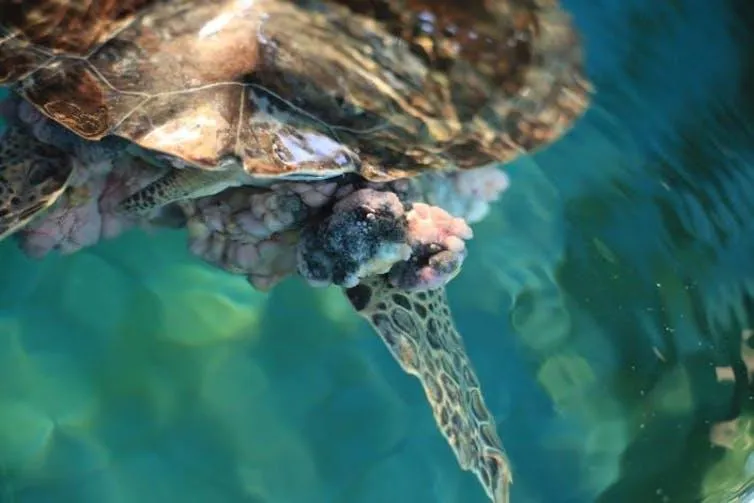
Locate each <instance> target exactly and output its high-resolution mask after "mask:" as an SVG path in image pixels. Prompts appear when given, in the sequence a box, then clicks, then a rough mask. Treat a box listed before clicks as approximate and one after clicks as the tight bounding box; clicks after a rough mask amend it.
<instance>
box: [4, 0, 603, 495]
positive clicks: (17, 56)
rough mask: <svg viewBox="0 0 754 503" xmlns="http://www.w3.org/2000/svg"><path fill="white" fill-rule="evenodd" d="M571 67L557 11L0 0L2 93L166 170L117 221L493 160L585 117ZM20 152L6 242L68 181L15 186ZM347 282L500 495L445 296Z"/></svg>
mask: <svg viewBox="0 0 754 503" xmlns="http://www.w3.org/2000/svg"><path fill="white" fill-rule="evenodd" d="M581 65H582V55H581V45H580V41H579V37H578V35H577V33H576V31H575V29H574V28H573V26H572V25H571V22H570V19H569V16H568V15H567V14H566V13H565V12H564V11H563V10H562V9H561V8H560V6H559V2H558V1H557V0H464V1H461V0H446V1H443V2H439V1H436V0H214V1H211V2H208V1H206V0H0V84H6V85H10V86H11V87H12V89H13V91H14V92H15V93H16V94H17V95H18V96H20V97H21V98H23V99H24V100H26V101H27V102H29V103H31V104H32V105H33V106H34V107H36V108H37V109H38V110H39V112H41V113H42V114H44V116H46V117H47V118H49V119H51V120H52V121H54V122H56V123H58V124H60V125H62V126H64V127H65V128H67V129H68V130H69V131H70V132H72V133H75V135H77V136H78V137H80V138H82V139H83V140H86V141H102V140H103V139H108V138H113V137H117V138H120V139H123V140H127V141H128V142H130V145H131V147H132V148H136V149H138V151H139V152H140V155H145V156H148V157H152V158H154V159H158V160H161V161H162V162H163V163H165V164H167V165H168V166H170V167H171V169H170V170H169V171H168V173H167V174H166V175H165V176H164V177H161V178H159V179H158V180H156V181H155V182H154V183H152V184H150V185H148V186H147V187H145V188H143V189H142V190H139V191H137V192H136V193H134V194H132V195H131V196H130V197H127V198H125V200H124V201H122V203H121V205H120V209H121V210H122V211H123V212H124V213H127V214H149V213H150V212H152V211H153V210H155V209H156V208H159V207H163V206H165V205H167V204H169V203H172V202H174V201H181V200H187V199H193V198H201V197H209V196H212V195H214V194H218V193H220V192H222V191H224V190H225V189H228V188H232V187H238V186H260V187H264V186H269V185H270V184H272V183H275V182H279V181H283V180H285V181H303V182H313V181H319V180H323V179H329V178H334V179H335V178H342V177H357V178H360V179H364V180H368V181H372V182H389V181H391V180H395V179H402V178H407V177H413V176H415V175H417V174H421V173H427V172H430V171H432V172H450V171H453V170H467V169H472V168H476V167H479V166H484V165H488V164H490V163H493V162H505V161H509V160H511V159H513V158H514V157H516V156H517V155H519V154H520V153H524V152H529V151H532V150H534V149H536V148H538V147H540V146H543V145H546V144H548V143H549V142H551V141H553V140H555V139H557V138H558V137H559V136H560V135H562V134H563V133H564V132H565V131H566V130H567V128H568V127H569V126H570V125H571V123H572V122H573V121H574V120H575V119H576V118H577V117H578V116H579V115H580V114H581V113H582V112H583V111H584V109H585V108H586V105H587V101H588V99H587V96H588V93H589V91H590V87H589V85H588V83H587V82H586V81H585V80H584V78H583V75H582V69H581ZM26 134H27V135H28V134H29V133H28V132H26ZM19 135H20V136H19V138H21V137H22V136H23V131H20V132H19ZM9 138H11V137H9ZM14 141H16V144H17V145H25V147H23V148H25V149H26V150H28V152H29V153H30V155H40V156H42V157H43V158H49V157H50V156H51V155H52V156H53V157H54V156H55V155H58V154H59V152H58V151H56V152H57V153H56V154H45V153H44V151H43V150H42V148H41V146H39V145H37V144H34V143H32V141H33V140H28V141H27V140H20V139H19V140H14ZM23 141H27V143H23ZM11 144H13V143H12V142H11ZM14 148H15V147H14ZM18 148H22V147H18ZM61 148H62V147H61ZM64 151H65V149H64V148H63V149H62V150H60V152H64ZM36 152H42V153H40V154H36ZM45 156H47V157H45ZM19 159H20V158H19V156H18V155H13V154H12V149H11V150H10V151H9V150H2V151H0V176H3V177H4V178H1V179H0V180H2V183H4V187H5V189H4V190H3V191H2V192H0V198H2V199H0V201H2V202H3V203H5V204H2V203H0V208H3V207H4V206H5V205H7V204H10V205H11V206H13V205H14V204H16V203H15V201H16V200H15V199H13V197H15V195H16V194H19V193H23V194H24V195H25V197H26V199H24V201H25V202H24V204H26V207H28V208H29V210H27V211H24V212H17V211H16V212H4V213H0V228H5V229H8V230H13V229H18V228H19V227H20V226H22V225H23V224H24V223H25V222H27V221H28V220H29V218H30V216H31V215H32V214H33V213H34V212H35V211H38V210H41V209H43V208H45V207H47V206H49V205H50V204H51V203H52V202H53V201H54V200H55V197H56V196H57V195H59V194H60V193H61V192H62V191H63V190H64V189H65V184H66V180H67V179H69V178H70V175H71V168H70V166H69V165H68V164H66V161H65V156H62V157H61V159H62V160H61V162H60V163H59V170H58V171H56V170H47V171H45V173H47V177H46V178H45V180H44V183H36V182H35V183H33V184H31V185H33V186H34V187H44V188H43V189H42V188H39V189H34V190H33V191H31V189H29V188H28V187H29V186H30V185H29V184H25V182H23V180H27V179H29V178H30V176H26V177H25V176H23V174H24V173H27V172H28V170H29V169H30V168H29V167H30V166H32V165H33V163H31V164H29V163H28V162H27V164H22V163H20V161H19ZM25 166H29V167H25ZM6 173H15V174H13V176H10V175H9V176H5V174H6ZM19 173H21V174H19ZM29 175H31V173H30V172H29ZM29 194H31V195H29ZM367 206H368V205H367ZM362 209H363V208H362ZM365 215H366V217H369V218H374V214H371V216H370V213H369V211H367V212H366V213H365ZM401 218H402V217H401ZM7 233H8V232H6V234H7ZM430 248H431V247H430ZM445 265H446V266H447V264H445ZM457 266H458V264H455V266H453V267H450V266H447V267H446V269H447V271H446V272H447V276H448V278H449V277H452V275H453V274H455V273H456V272H457V269H458V267H457ZM454 267H455V268H454ZM360 279H361V281H360V282H359V283H358V284H356V285H350V284H349V285H344V291H345V293H346V295H347V297H348V299H349V300H350V301H351V303H352V305H353V306H354V308H355V309H356V310H357V311H358V312H359V313H360V314H361V315H362V316H364V317H365V318H367V319H368V320H369V321H370V322H371V323H372V325H373V326H374V327H375V329H376V331H377V332H378V333H379V335H380V336H381V337H382V339H383V340H384V341H385V343H386V344H387V345H388V347H389V348H390V350H391V352H392V354H393V355H394V357H395V358H396V359H397V360H398V361H399V363H400V364H401V366H402V367H403V369H404V370H406V371H407V372H409V373H412V374H415V375H416V376H417V377H419V379H420V380H421V381H422V384H423V385H424V388H425V390H426V392H427V397H428V399H429V401H430V403H431V405H432V409H433V412H434V414H435V418H436V420H437V423H438V425H439V427H440V429H441V431H442V433H443V434H444V435H445V437H446V438H447V440H448V442H449V443H450V444H451V446H452V447H453V449H454V451H455V453H456V456H457V457H458V460H459V463H460V464H461V466H462V467H463V468H464V469H468V470H472V471H473V472H474V473H475V474H476V475H477V476H478V477H479V479H480V481H481V482H482V483H483V485H484V487H485V490H486V491H487V494H488V495H489V496H490V498H491V499H493V500H494V501H495V502H496V503H499V502H502V501H506V500H507V498H508V496H507V494H508V484H509V482H510V480H511V477H510V472H509V468H508V465H507V460H506V457H505V454H504V451H503V448H502V444H501V442H500V440H499V438H498V436H497V434H496V432H495V428H494V421H493V420H492V416H491V415H490V413H489V412H488V411H487V408H486V406H485V405H484V401H483V400H482V396H481V392H480V390H479V384H478V381H477V379H476V377H475V376H474V373H473V371H472V368H471V365H470V363H469V361H468V358H467V356H466V354H465V351H464V349H463V345H462V343H461V338H460V336H459V334H458V333H457V332H456V331H455V329H454V328H453V322H452V320H451V315H450V310H449V308H448V306H447V301H446V299H445V293H444V289H443V288H442V287H435V288H432V289H429V290H427V289H411V288H403V287H400V286H398V285H397V283H396V281H394V280H391V277H390V275H388V274H378V275H374V276H370V277H363V278H360ZM404 286H405V285H404Z"/></svg>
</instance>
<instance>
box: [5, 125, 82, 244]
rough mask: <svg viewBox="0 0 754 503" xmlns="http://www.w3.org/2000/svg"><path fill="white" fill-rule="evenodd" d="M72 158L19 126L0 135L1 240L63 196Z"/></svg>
mask: <svg viewBox="0 0 754 503" xmlns="http://www.w3.org/2000/svg"><path fill="white" fill-rule="evenodd" d="M72 173H73V159H72V158H71V157H70V156H69V155H68V154H66V153H65V152H63V151H62V150H60V149H58V148H56V147H53V146H52V145H48V144H46V143H42V142H41V141H39V140H38V139H36V138H35V137H34V136H33V135H32V134H31V133H30V132H27V131H26V130H24V129H23V128H22V127H18V126H10V127H8V128H7V129H6V130H5V131H3V133H2V135H0V240H2V239H4V238H6V237H8V236H9V235H11V234H13V233H14V232H15V231H17V230H19V229H21V228H22V227H23V226H24V225H26V224H27V223H29V222H30V221H31V220H32V219H33V218H34V217H35V216H37V215H38V214H40V213H41V212H42V211H44V210H46V209H47V208H49V207H50V206H51V205H52V204H53V203H55V201H57V200H58V198H59V197H60V196H61V195H62V194H63V192H64V191H65V189H66V187H67V186H68V181H69V180H70V178H71V174H72Z"/></svg>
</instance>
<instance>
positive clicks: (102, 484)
mask: <svg viewBox="0 0 754 503" xmlns="http://www.w3.org/2000/svg"><path fill="white" fill-rule="evenodd" d="M567 6H568V7H570V8H572V10H573V12H574V14H575V16H576V22H577V24H578V25H579V27H580V28H581V29H582V30H583V32H584V34H585V37H586V41H587V53H588V69H589V73H590V76H591V77H592V79H593V80H594V82H595V85H596V87H597V88H598V89H599V95H598V96H597V98H596V100H595V103H594V106H593V108H592V110H591V111H590V112H589V113H588V114H587V116H586V117H585V118H584V120H582V121H581V122H580V123H579V124H578V125H577V127H576V128H575V130H574V131H573V132H572V133H571V134H569V135H568V136H567V137H566V138H564V139H563V140H562V141H561V142H559V143H558V144H556V145H554V146H553V147H551V148H549V149H547V150H546V151H544V152H542V153H540V154H538V155H536V156H534V157H533V158H527V159H523V160H521V161H519V162H516V163H514V164H512V165H511V166H509V167H508V168H507V169H508V171H509V173H510V175H511V179H512V188H511V189H510V191H509V192H508V193H506V194H505V196H504V197H503V199H502V200H501V201H500V203H499V204H498V205H496V207H495V209H494V213H493V214H492V215H491V216H490V217H489V218H488V220H487V221H485V222H484V223H482V224H481V225H479V226H478V227H477V229H476V240H475V241H474V242H473V243H472V245H471V254H470V258H469V259H468V261H467V263H466V266H465V269H464V271H463V273H462V274H461V275H460V276H459V277H458V278H457V279H456V280H455V281H454V282H453V283H452V284H451V286H450V288H449V291H450V299H451V303H452V307H453V308H454V311H455V313H456V318H457V323H458V326H459V328H460V329H461V331H462V332H463V334H464V336H465V339H466V341H467V345H468V350H469V353H470V354H471V357H472V359H473V361H474V362H475V364H476V368H477V370H478V373H479V375H480V378H481V381H482V384H483V386H484V389H485V394H486V397H487V402H488V404H489V405H490V407H491V409H492V410H493V412H494V413H495V415H496V417H497V418H498V425H499V430H500V433H501V435H502V437H503V440H504V443H505V445H506V448H507V450H508V453H509V455H510V458H511V459H512V461H513V468H514V471H515V484H514V490H513V501H514V502H516V503H528V502H531V503H535V502H547V503H550V502H555V503H560V502H564V503H565V502H574V503H581V502H592V501H604V502H624V501H626V502H653V501H658V502H659V501H672V502H680V503H690V502H693V501H698V500H699V499H700V498H701V497H702V495H708V496H709V495H711V496H709V497H710V500H709V501H725V499H724V496H723V494H724V493H725V492H726V491H728V492H731V491H735V490H736V488H737V487H738V486H739V485H741V484H743V483H744V478H745V474H744V472H745V468H744V461H745V459H746V455H747V454H748V452H749V450H750V449H751V447H750V445H749V444H750V443H751V442H749V440H748V437H747V432H746V431H743V432H742V433H741V439H740V441H738V443H737V444H736V449H734V450H732V451H730V450H729V451H725V450H723V449H720V448H711V447H710V446H709V441H708V432H709V428H710V424H711V423H713V422H715V421H717V420H720V419H721V418H724V417H725V416H726V413H727V412H726V411H727V410H729V409H731V407H732V406H731V403H732V400H731V395H732V392H731V390H730V389H728V388H726V387H721V386H717V387H716V386H715V385H714V378H712V379H710V372H711V371H712V368H713V366H714V365H727V364H729V363H730V362H731V361H733V360H735V355H736V352H735V349H736V347H737V337H739V335H738V334H739V332H740V330H741V329H742V328H745V327H747V326H748V325H747V323H748V320H749V315H750V313H748V312H747V311H746V302H747V299H748V294H749V292H750V291H752V286H754V283H752V281H754V264H752V260H751V257H752V251H754V235H752V232H751V231H752V218H751V217H752V216H754V203H753V202H752V199H751V197H749V196H748V195H747V194H751V193H752V190H753V189H754V176H753V175H752V174H750V171H751V168H750V167H749V166H750V165H751V160H752V152H751V149H750V146H752V145H754V142H752V141H751V134H750V131H749V130H750V126H749V125H748V124H750V122H749V121H750V120H751V119H750V118H749V117H748V110H747V106H748V104H747V103H745V101H744V96H743V95H742V93H741V88H742V86H743V85H744V83H745V82H747V81H746V80H745V78H746V71H747V69H746V68H745V67H744V65H743V62H745V61H746V60H747V57H748V59H752V58H751V57H750V56H749V55H747V54H746V53H745V51H746V50H747V47H749V46H751V41H750V40H749V39H747V38H746V37H745V36H744V35H745V34H744V32H745V25H744V21H743V18H742V13H741V12H737V11H734V10H733V7H734V6H733V5H732V2H731V3H730V5H729V4H726V3H724V2H711V1H708V0H675V1H667V2H657V1H656V0H631V1H626V0H571V1H570V2H567ZM749 82H750V81H749ZM0 264H1V267H2V269H0V502H2V503H5V502H23V503H69V502H71V503H88V502H97V503H109V502H118V503H131V502H138V503H152V502H155V503H156V502H160V503H163V502H174V501H175V502H179V501H180V502H186V503H188V502H197V503H205V502H206V503H214V502H223V503H225V502H228V503H235V502H253V503H262V502H265V503H267V502H269V503H320V502H321V503H387V502H390V503H393V502H394V503H408V502H411V503H414V502H420V503H422V502H439V503H483V502H485V501H486V499H485V497H484V494H483V493H482V491H481V489H480V488H479V487H478V484H477V482H476V480H475V479H474V477H473V476H471V475H469V474H467V473H463V472H461V471H460V470H459V469H458V467H457V465H456V462H455V459H454V458H453V456H452V454H451V452H450V449H449V448H448V447H447V446H446V444H445V442H444V441H443V439H442V438H441V436H440V435H439V433H438V432H437V431H436V429H435V426H434V422H433V420H432V417H431V414H430V412H429V409H428V407H427V405H426V402H425V399H424V396H423V392H422V391H421V389H420V387H419V385H418V383H417V382H416V381H415V380H414V379H413V378H411V377H409V376H406V375H404V374H403V373H402V372H401V370H400V369H399V367H398V365H397V364H395V363H394V362H393V360H392V359H391V357H390V356H389V355H388V353H387V351H386V350H385V348H384V347H383V346H382V343H381V342H380V341H379V340H378V339H377V338H376V337H375V336H374V335H373V334H372V333H371V332H370V330H369V329H368V328H367V327H366V325H365V324H364V323H362V322H361V321H360V320H359V319H358V318H357V317H356V316H355V315H353V314H352V313H351V312H350V311H349V308H348V306H347V305H346V304H345V302H344V300H343V299H342V298H340V296H339V293H338V292H337V291H330V290H327V291H321V290H319V291H312V290H310V289H308V288H307V287H305V286H304V285H302V284H301V283H300V282H298V281H296V280H291V281H288V282H286V283H284V284H283V285H281V286H280V287H279V288H276V289H275V290H274V291H273V292H272V293H271V294H268V295H263V294H259V293H256V292H254V291H253V290H251V289H250V288H249V287H248V285H247V284H246V283H245V281H244V280H243V279H240V278H236V277H231V276H229V275H226V274H224V273H222V272H219V271H215V270H212V269H210V268H208V267H207V266H204V265H203V264H202V263H200V262H199V261H197V260H195V259H193V258H192V257H191V256H190V255H189V254H188V253H187V252H186V250H185V244H184V236H183V235H182V234H181V233H180V232H174V231H164V232H159V233H155V234H153V235H147V234H145V233H142V232H132V233H130V234H128V235H126V236H124V237H122V238H119V239H117V240H114V241H110V242H106V243H103V244H101V245H99V246H97V247H95V248H92V249H89V250H86V251H83V252H81V253H78V254H76V255H73V256H70V257H62V258H61V257H51V258H48V259H46V260H44V261H31V260H28V259H26V258H24V257H23V256H22V254H21V253H20V252H19V251H18V250H17V249H16V246H15V243H13V242H5V243H3V244H2V246H0ZM707 381H710V382H711V385H710V386H708V385H707V384H709V383H708V382H707ZM743 414H744V417H747V416H746V415H747V414H748V411H747V410H746V407H744V411H743Z"/></svg>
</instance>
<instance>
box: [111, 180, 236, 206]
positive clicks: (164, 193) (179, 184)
mask: <svg viewBox="0 0 754 503" xmlns="http://www.w3.org/2000/svg"><path fill="white" fill-rule="evenodd" d="M237 178H238V175H237V174H236V173H235V172H233V171H230V170H202V169H192V168H182V169H172V170H170V171H169V172H168V173H167V174H166V175H164V176H163V177H161V178H158V179H157V180H155V181H154V182H152V183H151V184H149V185H147V186H146V187H144V188H143V189H141V190H139V191H138V192H136V193H135V194H132V195H131V196H129V197H127V198H126V199H124V200H123V201H121V202H120V204H118V208H117V211H118V212H119V213H123V214H126V215H131V216H145V215H147V214H150V213H152V212H153V211H154V210H156V209H158V208H161V207H163V206H166V205H168V204H170V203H174V202H176V201H182V200H184V199H195V198H198V197H205V196H211V195H213V194H217V193H218V192H221V191H223V190H225V189H226V188H228V187H233V186H236V185H239V183H238V182H237Z"/></svg>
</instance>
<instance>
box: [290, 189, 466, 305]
mask: <svg viewBox="0 0 754 503" xmlns="http://www.w3.org/2000/svg"><path fill="white" fill-rule="evenodd" d="M471 236H472V233H471V229H470V228H469V226H468V225H467V224H466V223H465V222H464V221H463V220H461V219H459V218H455V217H453V216H451V215H449V214H448V213H447V212H446V211H445V210H443V209H441V208H438V207H435V206H428V205H426V204H424V203H413V205H412V206H411V207H410V209H408V211H407V210H406V207H405V206H404V204H403V203H401V201H400V200H399V199H398V196H397V195H396V194H394V193H393V192H388V191H379V190H374V189H360V190H357V191H355V192H352V193H350V194H348V195H347V196H345V197H343V198H342V199H340V200H339V201H338V202H337V203H336V204H335V206H334V207H333V210H332V214H331V215H329V216H327V217H326V218H322V219H319V220H317V221H315V222H313V224H312V225H310V226H309V227H308V228H306V229H304V231H303V232H302V235H301V239H300V242H299V245H298V271H299V273H300V274H301V275H302V276H303V277H304V278H306V279H307V280H308V281H309V282H310V283H312V284H315V285H320V284H323V285H327V284H336V285H339V286H343V287H346V288H348V287H353V286H355V285H356V284H357V283H358V282H359V281H360V280H361V279H362V278H365V277H369V276H374V275H378V274H385V273H389V278H390V281H391V282H392V284H394V285H395V286H397V287H399V288H401V289H412V290H413V289H419V290H421V289H425V290H426V289H429V288H437V287H439V286H442V285H444V284H445V283H446V282H447V281H449V280H450V279H451V278H453V276H455V274H456V273H457V272H458V270H459V269H460V267H461V263H462V262H463V260H464V258H465V257H466V246H465V244H464V240H465V239H469V238H471Z"/></svg>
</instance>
